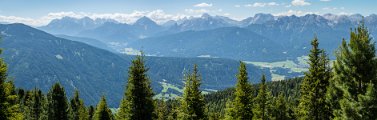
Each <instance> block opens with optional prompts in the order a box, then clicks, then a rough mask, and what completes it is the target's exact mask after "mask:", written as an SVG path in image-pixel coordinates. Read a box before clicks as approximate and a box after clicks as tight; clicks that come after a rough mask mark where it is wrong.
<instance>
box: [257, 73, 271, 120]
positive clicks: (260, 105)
mask: <svg viewBox="0 0 377 120" xmlns="http://www.w3.org/2000/svg"><path fill="white" fill-rule="evenodd" d="M271 94H272V93H271V92H270V91H268V88H267V86H266V77H265V76H264V75H263V76H262V80H261V84H260V86H259V91H258V95H257V97H255V98H254V105H253V114H254V116H253V119H254V120H270V119H273V117H272V113H273V109H272V104H273V97H272V95H271Z"/></svg>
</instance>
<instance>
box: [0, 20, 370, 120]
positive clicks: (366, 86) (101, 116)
mask: <svg viewBox="0 0 377 120" xmlns="http://www.w3.org/2000/svg"><path fill="white" fill-rule="evenodd" d="M311 45H312V48H311V50H310V53H309V55H308V56H309V61H308V64H309V70H308V72H306V73H305V76H304V77H302V78H294V79H291V80H287V81H276V82H266V78H265V76H264V75H263V76H262V78H261V82H260V83H259V84H250V83H249V78H248V73H247V70H246V69H247V68H246V65H245V63H243V62H240V66H239V71H238V73H237V75H236V78H237V81H236V85H235V87H234V88H229V89H226V90H223V91H219V92H216V93H211V94H208V95H204V94H202V92H201V90H200V89H199V88H200V85H201V76H200V74H199V70H198V68H197V65H194V67H193V69H192V70H191V71H188V72H187V73H185V74H184V79H185V87H184V91H183V95H182V97H180V98H178V99H173V100H157V99H153V96H154V93H153V91H152V87H151V85H150V81H151V80H150V79H149V77H148V75H147V72H148V68H147V67H146V66H145V64H144V57H143V55H138V56H136V58H135V59H134V60H132V64H131V66H130V67H129V70H128V79H127V80H128V81H127V85H126V86H125V92H124V96H123V99H122V100H121V101H120V105H119V108H118V109H116V110H114V109H110V108H109V107H108V106H107V103H106V98H105V96H102V97H101V99H100V101H99V103H98V104H97V105H96V106H85V105H84V101H83V100H82V99H81V98H80V96H79V92H78V91H75V93H74V95H73V97H72V98H70V99H68V98H67V96H66V94H65V90H64V88H63V87H62V86H61V85H60V84H59V83H56V84H54V85H53V86H52V87H51V89H50V90H49V91H48V92H47V93H46V94H44V93H43V92H42V91H41V90H39V89H38V88H35V89H33V90H23V89H20V88H16V87H15V86H14V84H13V82H12V81H10V80H8V79H7V65H6V63H5V62H4V60H3V59H1V58H0V120H23V119H24V120H176V119H179V120H219V119H224V120H292V119H299V120H332V119H335V120H343V119H356V120H375V119H377V114H376V113H377V85H376V84H377V66H376V65H377V59H376V56H375V55H376V50H375V43H374V42H373V41H372V37H371V36H370V35H369V31H368V29H367V28H366V27H365V25H364V24H363V23H361V24H360V25H359V26H358V27H357V28H355V29H353V30H351V32H350V40H349V42H347V41H346V40H345V39H343V40H342V44H341V45H340V47H339V49H338V50H337V51H336V52H335V56H336V59H335V61H333V62H332V65H330V63H331V61H330V60H329V58H328V55H327V53H326V52H325V50H323V49H320V48H319V42H318V38H317V37H314V38H313V40H312V41H311ZM0 54H1V51H0Z"/></svg>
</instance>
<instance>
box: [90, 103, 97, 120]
mask: <svg viewBox="0 0 377 120" xmlns="http://www.w3.org/2000/svg"><path fill="white" fill-rule="evenodd" d="M95 111H96V110H95V109H94V107H93V106H92V105H91V106H89V107H88V115H89V116H88V117H89V118H88V120H93V116H94V112H95Z"/></svg>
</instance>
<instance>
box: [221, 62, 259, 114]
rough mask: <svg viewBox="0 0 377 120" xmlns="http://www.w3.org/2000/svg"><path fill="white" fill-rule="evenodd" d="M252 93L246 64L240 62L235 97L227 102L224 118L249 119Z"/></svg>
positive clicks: (251, 112)
mask: <svg viewBox="0 0 377 120" xmlns="http://www.w3.org/2000/svg"><path fill="white" fill-rule="evenodd" d="M253 94H254V91H253V89H252V87H251V85H250V84H249V82H248V74H247V71H246V65H245V63H243V62H240V67H239V72H238V75H237V83H236V91H235V93H234V96H235V98H234V100H233V101H231V102H228V104H227V108H226V119H232V120H251V119H252V118H253V111H252V108H253Z"/></svg>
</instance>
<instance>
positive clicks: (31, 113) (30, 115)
mask: <svg viewBox="0 0 377 120" xmlns="http://www.w3.org/2000/svg"><path fill="white" fill-rule="evenodd" d="M27 96H29V97H28V98H27V99H26V104H25V107H26V110H25V111H24V114H25V119H27V120H39V119H41V116H42V114H43V99H44V95H43V94H42V91H41V90H39V89H37V88H34V89H33V90H32V91H30V92H27Z"/></svg>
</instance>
